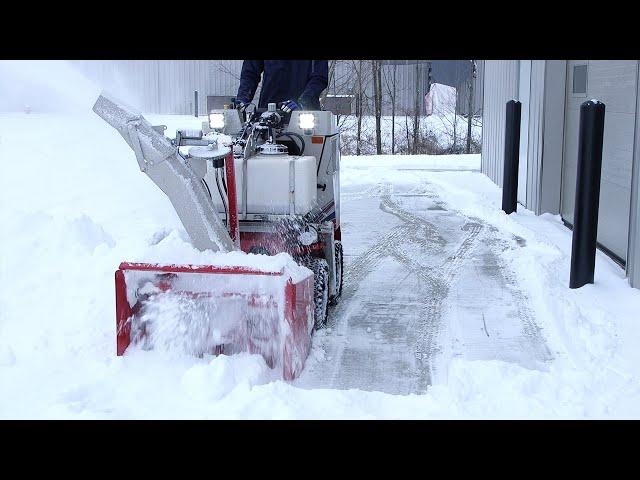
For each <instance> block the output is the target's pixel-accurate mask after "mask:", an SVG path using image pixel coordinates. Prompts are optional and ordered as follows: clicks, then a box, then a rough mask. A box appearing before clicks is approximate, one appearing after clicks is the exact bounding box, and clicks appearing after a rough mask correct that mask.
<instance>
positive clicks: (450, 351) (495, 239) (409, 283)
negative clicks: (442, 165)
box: [296, 170, 552, 394]
mask: <svg viewBox="0 0 640 480" xmlns="http://www.w3.org/2000/svg"><path fill="white" fill-rule="evenodd" d="M408 178H410V181H407V179H406V178H402V179H401V180H400V181H393V180H392V181H380V182H372V183H369V184H366V183H365V184H362V183H360V184H358V185H347V186H345V187H343V189H342V197H341V199H342V207H341V208H342V230H343V244H344V251H345V274H344V290H343V297H342V299H341V302H340V304H339V305H338V306H337V307H335V308H334V309H333V311H332V312H331V313H330V318H329V322H328V326H329V328H328V329H326V330H323V331H320V332H318V333H317V335H316V337H315V339H314V352H313V355H312V358H311V359H310V361H309V362H308V365H307V368H306V369H305V372H304V373H303V375H302V377H301V378H300V379H299V380H298V381H297V382H296V384H297V385H298V386H300V387H304V388H339V389H352V388H356V389H361V390H369V391H371V390H373V391H382V392H386V393H393V394H408V393H422V392H424V391H426V389H427V388H428V387H429V386H430V385H432V384H436V383H446V381H447V379H446V378H445V376H446V372H447V370H448V369H447V366H448V363H449V361H450V360H451V359H452V358H454V357H462V358H464V359H467V360H502V361H506V362H514V363H517V364H519V365H520V366H523V367H525V368H530V369H545V363H546V362H548V361H549V360H551V358H552V356H551V354H550V351H549V349H548V348H547V346H546V343H545V339H544V337H543V336H542V334H541V331H540V329H539V328H538V326H537V325H536V321H535V317H534V314H533V310H532V308H531V307H530V306H529V301H528V299H527V296H526V294H525V293H524V292H523V291H522V290H521V289H520V288H519V287H518V285H517V284H516V281H515V279H514V275H513V274H512V272H511V271H510V269H509V265H506V264H505V263H504V262H503V261H501V260H500V258H501V257H500V255H499V253H500V252H502V251H504V250H506V249H518V248H521V247H522V246H524V245H525V242H524V240H523V239H521V238H519V237H515V236H513V235H510V234H507V233H505V232H501V231H499V230H497V229H496V228H494V227H492V226H490V225H488V224H486V223H485V222H483V221H482V220H480V219H478V218H469V217H467V216H465V215H463V214H461V213H460V212H457V211H455V210H452V209H450V208H449V207H448V206H447V204H446V203H444V202H443V200H442V199H441V198H439V197H438V195H437V193H436V191H435V189H433V188H432V187H431V185H430V183H429V180H428V179H429V172H427V171H421V170H415V171H414V172H413V173H412V174H411V175H410V176H409V177H408Z"/></svg>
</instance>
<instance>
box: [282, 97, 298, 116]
mask: <svg viewBox="0 0 640 480" xmlns="http://www.w3.org/2000/svg"><path fill="white" fill-rule="evenodd" d="M280 108H281V109H282V111H283V112H284V113H289V112H291V111H293V110H297V109H299V108H302V105H300V104H299V103H296V102H295V101H293V100H287V101H286V102H282V106H281V107H280Z"/></svg>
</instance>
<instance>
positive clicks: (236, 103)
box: [231, 98, 249, 110]
mask: <svg viewBox="0 0 640 480" xmlns="http://www.w3.org/2000/svg"><path fill="white" fill-rule="evenodd" d="M248 103H249V102H245V101H244V100H243V99H241V98H234V99H233V101H232V102H231V105H232V106H233V108H236V109H238V110H244V109H245V108H247V104H248Z"/></svg>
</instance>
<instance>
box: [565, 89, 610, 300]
mask: <svg viewBox="0 0 640 480" xmlns="http://www.w3.org/2000/svg"><path fill="white" fill-rule="evenodd" d="M604 111H605V106H604V103H602V102H599V101H597V100H595V101H594V100H590V101H588V102H584V103H583V104H582V105H581V106H580V136H579V138H578V174H577V177H576V201H575V205H574V207H573V208H574V210H573V238H572V240H571V275H570V279H569V288H580V287H582V286H583V285H586V284H587V283H593V273H594V270H595V266H596V242H597V237H598V207H599V205H600V176H601V170H602V140H603V137H604Z"/></svg>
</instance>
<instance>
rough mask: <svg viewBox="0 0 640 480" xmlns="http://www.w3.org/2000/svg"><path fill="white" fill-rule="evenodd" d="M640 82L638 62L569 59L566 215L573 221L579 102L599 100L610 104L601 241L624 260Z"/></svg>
mask: <svg viewBox="0 0 640 480" xmlns="http://www.w3.org/2000/svg"><path fill="white" fill-rule="evenodd" d="M637 81H638V62H637V61H635V60H632V61H617V60H615V61H614V60H598V61H591V60H590V61H579V60H571V61H568V62H567V91H566V106H565V130H564V155H563V157H564V158H563V171H562V196H561V214H562V218H563V219H564V220H565V221H566V222H567V223H569V224H573V209H574V203H575V198H574V197H575V188H576V169H577V160H578V128H579V123H580V105H581V104H582V103H583V102H585V101H586V100H589V99H593V98H595V99H598V100H600V101H601V102H604V103H605V105H606V113H605V125H604V146H603V152H602V180H601V184H600V213H599V216H598V242H599V243H600V244H601V245H602V246H604V247H605V248H607V249H608V250H610V251H611V252H612V253H613V254H614V255H615V256H617V257H619V258H620V259H621V260H622V261H626V258H627V243H628V233H629V201H630V195H631V166H632V162H633V137H634V127H635V109H636V92H637Z"/></svg>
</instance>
